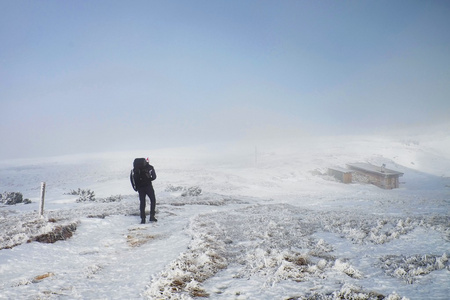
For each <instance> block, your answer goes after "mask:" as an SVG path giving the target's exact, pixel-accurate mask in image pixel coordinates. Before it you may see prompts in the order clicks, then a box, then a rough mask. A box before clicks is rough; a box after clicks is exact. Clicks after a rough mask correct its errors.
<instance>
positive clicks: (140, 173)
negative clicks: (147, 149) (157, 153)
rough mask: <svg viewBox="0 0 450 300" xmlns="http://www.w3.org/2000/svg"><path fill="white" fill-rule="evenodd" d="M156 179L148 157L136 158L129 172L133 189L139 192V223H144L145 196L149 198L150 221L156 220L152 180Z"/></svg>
mask: <svg viewBox="0 0 450 300" xmlns="http://www.w3.org/2000/svg"><path fill="white" fill-rule="evenodd" d="M155 179H156V172H155V168H154V167H153V166H152V165H150V164H149V161H148V158H147V159H145V158H136V159H135V160H134V163H133V169H132V170H131V173H130V181H131V185H132V186H133V189H134V190H135V191H136V192H138V193H139V202H140V205H139V209H140V213H141V224H145V206H146V199H145V198H146V196H148V197H149V198H150V219H149V220H150V222H156V221H158V220H157V219H156V218H155V208H156V197H155V190H154V189H153V184H152V181H153V180H155Z"/></svg>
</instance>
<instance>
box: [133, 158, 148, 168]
mask: <svg viewBox="0 0 450 300" xmlns="http://www.w3.org/2000/svg"><path fill="white" fill-rule="evenodd" d="M146 165H148V161H147V160H146V159H145V158H136V159H134V162H133V168H134V169H141V168H143V167H145V166H146Z"/></svg>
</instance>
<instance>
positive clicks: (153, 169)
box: [150, 166, 156, 181]
mask: <svg viewBox="0 0 450 300" xmlns="http://www.w3.org/2000/svg"><path fill="white" fill-rule="evenodd" d="M150 177H151V178H150V180H151V181H153V180H155V179H156V172H155V168H153V166H150Z"/></svg>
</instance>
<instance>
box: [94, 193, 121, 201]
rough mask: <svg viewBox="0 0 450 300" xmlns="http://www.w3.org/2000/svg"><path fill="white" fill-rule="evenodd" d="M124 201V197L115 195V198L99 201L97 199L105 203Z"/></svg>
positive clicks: (110, 197)
mask: <svg viewBox="0 0 450 300" xmlns="http://www.w3.org/2000/svg"><path fill="white" fill-rule="evenodd" d="M122 199H123V197H122V195H114V196H109V197H106V198H99V199H97V202H103V203H109V202H120V201H122Z"/></svg>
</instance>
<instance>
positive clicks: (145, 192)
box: [138, 184, 156, 220]
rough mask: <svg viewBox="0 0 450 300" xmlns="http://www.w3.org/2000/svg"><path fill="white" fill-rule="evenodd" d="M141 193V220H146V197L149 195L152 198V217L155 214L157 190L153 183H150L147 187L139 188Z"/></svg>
mask: <svg viewBox="0 0 450 300" xmlns="http://www.w3.org/2000/svg"><path fill="white" fill-rule="evenodd" d="M138 193H139V201H140V206H139V208H140V210H141V220H145V205H146V202H147V201H146V200H145V197H146V196H148V197H149V198H150V217H154V216H155V207H156V197H155V190H153V185H151V184H150V185H148V186H146V187H141V188H138Z"/></svg>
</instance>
